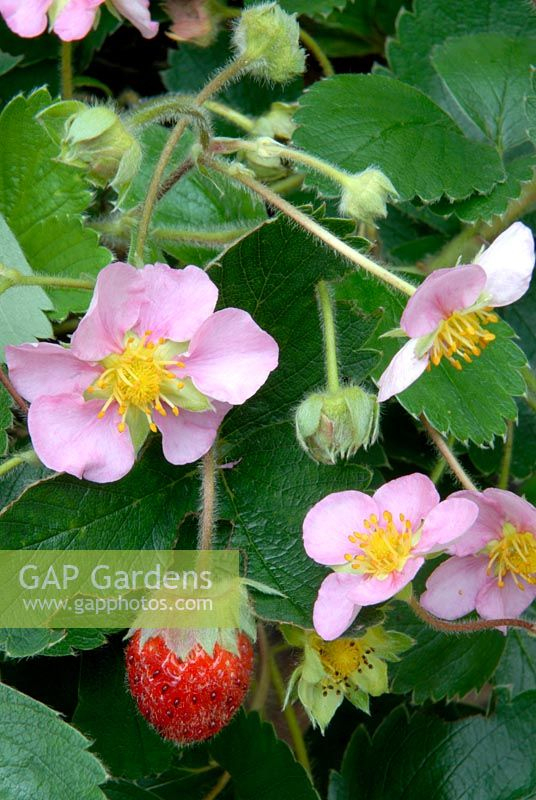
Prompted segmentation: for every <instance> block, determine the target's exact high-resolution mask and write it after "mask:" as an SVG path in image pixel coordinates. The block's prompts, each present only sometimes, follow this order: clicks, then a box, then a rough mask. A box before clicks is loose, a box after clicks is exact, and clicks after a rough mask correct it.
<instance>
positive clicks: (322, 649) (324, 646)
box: [310, 634, 374, 696]
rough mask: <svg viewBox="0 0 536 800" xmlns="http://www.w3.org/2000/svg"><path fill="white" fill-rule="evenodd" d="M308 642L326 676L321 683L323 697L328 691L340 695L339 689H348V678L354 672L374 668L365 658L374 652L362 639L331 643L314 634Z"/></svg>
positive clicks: (338, 640) (336, 640)
mask: <svg viewBox="0 0 536 800" xmlns="http://www.w3.org/2000/svg"><path fill="white" fill-rule="evenodd" d="M364 638H365V637H364ZM310 642H311V646H312V648H313V649H314V650H316V652H317V653H318V656H319V658H320V661H321V662H322V666H323V667H324V670H325V672H326V674H327V678H326V679H325V680H323V681H322V689H323V694H324V696H326V695H327V693H328V691H330V690H334V691H335V692H336V693H337V694H340V690H341V688H342V689H343V690H344V689H349V688H350V682H349V681H350V676H351V675H352V674H353V673H354V672H355V671H356V670H357V672H363V671H364V670H365V669H373V668H374V667H373V665H372V664H371V663H370V662H369V660H368V658H367V656H369V655H371V654H372V653H373V652H374V648H373V647H370V646H367V644H366V642H364V641H363V640H362V639H335V640H334V641H332V642H325V641H324V640H323V639H321V638H320V636H317V635H316V634H315V635H313V636H312V637H311V639H310ZM341 684H342V687H341V686H340V685H341Z"/></svg>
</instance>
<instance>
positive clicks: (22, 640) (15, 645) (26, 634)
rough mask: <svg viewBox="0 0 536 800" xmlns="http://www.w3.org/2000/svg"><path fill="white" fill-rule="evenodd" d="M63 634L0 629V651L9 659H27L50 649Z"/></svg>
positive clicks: (35, 629) (32, 629)
mask: <svg viewBox="0 0 536 800" xmlns="http://www.w3.org/2000/svg"><path fill="white" fill-rule="evenodd" d="M65 633H66V632H65V631H51V630H46V629H44V628H0V650H3V651H4V653H5V654H6V655H7V656H9V657H10V658H28V657H29V656H35V655H37V654H38V653H43V652H44V651H45V650H47V649H48V648H49V647H52V646H53V645H54V644H56V642H59V641H60V640H61V639H63V638H64V636H65Z"/></svg>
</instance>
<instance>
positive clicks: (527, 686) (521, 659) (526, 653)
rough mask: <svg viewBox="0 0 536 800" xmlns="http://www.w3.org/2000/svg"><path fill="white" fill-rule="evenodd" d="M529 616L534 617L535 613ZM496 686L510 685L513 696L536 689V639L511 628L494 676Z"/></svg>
mask: <svg viewBox="0 0 536 800" xmlns="http://www.w3.org/2000/svg"><path fill="white" fill-rule="evenodd" d="M529 617H531V618H532V619H534V614H532V615H530V612H529ZM493 682H494V684H495V685H496V686H506V687H508V689H509V691H510V693H511V694H512V696H513V697H515V696H516V695H518V694H522V693H523V692H528V691H531V690H536V639H535V638H534V636H529V635H528V634H527V633H525V632H524V631H520V630H516V629H515V628H510V630H509V631H508V635H507V637H506V646H505V648H504V652H503V654H502V656H501V660H500V661H499V666H498V667H497V671H496V672H495V675H494V677H493Z"/></svg>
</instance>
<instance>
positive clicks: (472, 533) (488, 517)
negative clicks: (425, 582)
mask: <svg viewBox="0 0 536 800" xmlns="http://www.w3.org/2000/svg"><path fill="white" fill-rule="evenodd" d="M457 498H463V499H465V500H470V501H471V502H472V503H475V504H476V505H477V506H478V517H477V518H476V520H475V521H474V522H473V524H472V525H471V527H470V528H469V529H468V530H467V531H466V532H465V533H464V535H463V536H461V537H460V538H459V539H456V540H455V541H453V542H450V544H449V545H448V546H447V548H446V550H447V552H448V553H452V555H456V556H470V555H474V554H475V553H478V552H479V551H480V550H482V548H483V547H484V546H485V545H486V544H487V543H488V542H489V541H491V539H496V538H497V537H498V536H500V535H501V532H502V525H503V520H502V515H501V513H500V511H499V510H498V509H497V508H496V506H495V504H494V503H492V502H491V500H489V499H487V498H486V496H485V493H482V492H474V491H469V490H467V489H463V490H462V491H460V492H454V493H453V494H451V495H450V498H449V499H451V500H454V499H457Z"/></svg>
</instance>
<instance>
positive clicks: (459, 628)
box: [408, 597, 536, 633]
mask: <svg viewBox="0 0 536 800" xmlns="http://www.w3.org/2000/svg"><path fill="white" fill-rule="evenodd" d="M408 604H409V606H410V607H411V608H412V610H413V611H414V613H415V614H416V616H417V617H419V618H420V619H422V621H423V622H426V624H427V625H429V626H430V627H431V628H434V630H436V631H441V632H442V633H475V632H476V631H487V630H490V629H491V628H525V630H528V631H530V632H531V633H536V623H533V622H529V621H528V620H526V619H515V618H510V617H506V618H505V619H479V620H475V621H473V622H446V621H445V620H443V619H438V618H437V617H434V616H433V614H429V613H428V611H426V609H424V608H423V607H422V606H421V605H420V603H419V602H418V601H417V600H416V599H415V598H414V597H412V598H411V599H410V600H408Z"/></svg>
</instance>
